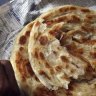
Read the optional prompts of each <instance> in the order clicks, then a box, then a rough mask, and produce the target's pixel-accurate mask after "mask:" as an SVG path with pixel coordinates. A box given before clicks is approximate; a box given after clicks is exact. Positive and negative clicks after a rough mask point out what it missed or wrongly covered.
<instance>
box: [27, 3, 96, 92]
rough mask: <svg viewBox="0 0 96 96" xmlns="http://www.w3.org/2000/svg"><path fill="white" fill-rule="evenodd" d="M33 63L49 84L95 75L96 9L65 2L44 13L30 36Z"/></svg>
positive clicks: (65, 84) (61, 84)
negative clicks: (65, 3) (63, 4)
mask: <svg viewBox="0 0 96 96" xmlns="http://www.w3.org/2000/svg"><path fill="white" fill-rule="evenodd" d="M28 53H29V59H30V63H31V66H32V68H33V71H34V72H35V74H36V76H37V77H38V78H39V80H40V82H41V83H42V84H44V85H45V86H46V87H47V88H49V89H52V90H57V89H59V88H60V87H63V88H65V89H68V85H69V84H70V82H71V81H73V80H77V81H81V80H83V79H85V80H91V79H92V78H93V77H96V12H95V11H92V10H89V9H88V8H84V7H78V6H72V5H66V6H61V7H57V8H54V9H53V10H51V11H49V12H47V13H45V14H43V15H41V17H40V18H39V19H38V20H37V21H36V22H35V23H34V25H33V27H32V32H31V34H30V38H29V44H28Z"/></svg>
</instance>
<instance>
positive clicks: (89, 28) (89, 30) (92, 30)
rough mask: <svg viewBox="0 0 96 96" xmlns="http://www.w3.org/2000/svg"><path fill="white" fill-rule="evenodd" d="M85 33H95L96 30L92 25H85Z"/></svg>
mask: <svg viewBox="0 0 96 96" xmlns="http://www.w3.org/2000/svg"><path fill="white" fill-rule="evenodd" d="M81 28H82V29H83V30H84V31H86V32H94V28H93V27H91V26H90V25H84V26H82V27H81Z"/></svg>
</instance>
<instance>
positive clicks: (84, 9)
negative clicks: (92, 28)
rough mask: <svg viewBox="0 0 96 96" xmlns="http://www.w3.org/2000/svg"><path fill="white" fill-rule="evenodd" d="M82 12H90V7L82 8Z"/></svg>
mask: <svg viewBox="0 0 96 96" xmlns="http://www.w3.org/2000/svg"><path fill="white" fill-rule="evenodd" d="M81 12H84V13H89V12H90V10H89V9H87V8H82V9H81Z"/></svg>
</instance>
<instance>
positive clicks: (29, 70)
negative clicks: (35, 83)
mask: <svg viewBox="0 0 96 96" xmlns="http://www.w3.org/2000/svg"><path fill="white" fill-rule="evenodd" d="M26 71H28V74H30V75H31V76H33V75H35V74H34V72H33V70H32V68H31V65H30V62H28V63H27V64H26Z"/></svg>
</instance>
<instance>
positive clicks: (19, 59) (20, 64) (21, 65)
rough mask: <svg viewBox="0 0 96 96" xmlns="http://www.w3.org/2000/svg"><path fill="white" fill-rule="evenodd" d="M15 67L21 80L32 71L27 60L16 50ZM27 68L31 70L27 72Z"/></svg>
mask: <svg viewBox="0 0 96 96" xmlns="http://www.w3.org/2000/svg"><path fill="white" fill-rule="evenodd" d="M15 62H16V68H17V69H18V71H19V72H20V74H21V77H22V80H26V78H28V77H30V74H31V75H32V74H33V73H30V72H32V70H31V69H30V68H31V67H30V68H29V66H30V65H29V60H28V59H25V58H24V57H23V56H22V54H21V53H20V52H17V54H16V61H15ZM29 70H31V71H30V72H29Z"/></svg>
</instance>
